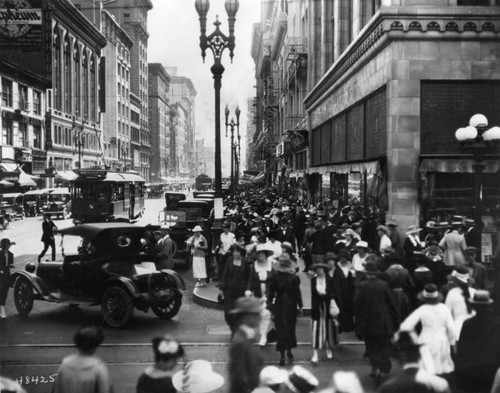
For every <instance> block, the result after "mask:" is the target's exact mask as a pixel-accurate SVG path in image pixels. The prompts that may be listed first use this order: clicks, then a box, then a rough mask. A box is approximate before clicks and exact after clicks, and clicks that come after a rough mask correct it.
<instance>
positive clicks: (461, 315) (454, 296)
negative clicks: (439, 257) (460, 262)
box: [444, 266, 475, 339]
mask: <svg viewBox="0 0 500 393" xmlns="http://www.w3.org/2000/svg"><path fill="white" fill-rule="evenodd" d="M450 279H451V281H452V282H453V284H454V285H455V286H454V287H453V288H451V289H450V290H449V291H448V294H447V295H446V300H445V302H444V304H446V306H447V307H448V308H449V309H450V311H451V316H452V317H453V322H454V323H455V334H456V336H457V339H458V338H460V332H461V331H462V326H463V325H464V322H465V321H466V320H467V319H469V318H472V317H473V316H474V310H473V309H472V307H471V305H470V303H469V300H471V299H472V298H473V297H474V292H475V290H474V288H471V287H470V285H471V279H470V275H469V271H468V269H467V268H466V267H464V266H459V267H457V268H456V270H454V271H453V273H451V277H450Z"/></svg>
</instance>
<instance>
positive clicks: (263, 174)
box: [252, 172, 266, 183]
mask: <svg viewBox="0 0 500 393" xmlns="http://www.w3.org/2000/svg"><path fill="white" fill-rule="evenodd" d="M265 179H266V172H260V173H259V174H258V175H257V176H255V177H254V178H253V180H252V183H264V181H265Z"/></svg>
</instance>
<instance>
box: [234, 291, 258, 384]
mask: <svg viewBox="0 0 500 393" xmlns="http://www.w3.org/2000/svg"><path fill="white" fill-rule="evenodd" d="M261 307H262V306H261V304H260V302H259V301H258V300H257V299H255V298H250V297H242V298H239V299H238V300H236V303H235V307H234V309H233V310H232V311H231V313H232V314H233V316H234V321H235V326H236V330H235V332H234V335H233V341H232V342H231V346H230V347H229V370H228V373H229V391H230V392H231V393H250V392H251V391H252V390H254V389H255V388H256V387H258V386H259V376H260V372H261V371H262V367H263V359H262V356H261V354H260V352H259V351H258V350H257V348H256V347H255V346H254V345H253V344H252V343H253V342H254V341H255V340H256V338H257V333H258V330H259V326H260V322H261Z"/></svg>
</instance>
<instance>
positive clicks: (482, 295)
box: [469, 289, 493, 306]
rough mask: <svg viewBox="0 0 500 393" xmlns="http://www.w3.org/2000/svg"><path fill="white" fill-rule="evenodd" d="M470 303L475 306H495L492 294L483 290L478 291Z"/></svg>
mask: <svg viewBox="0 0 500 393" xmlns="http://www.w3.org/2000/svg"><path fill="white" fill-rule="evenodd" d="M469 303H470V304H472V305H473V306H489V305H490V304H493V300H492V299H491V297H490V293H489V292H488V291H485V290H483V289H478V290H477V291H476V292H475V293H474V296H473V297H472V299H469Z"/></svg>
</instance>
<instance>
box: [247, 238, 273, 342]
mask: <svg viewBox="0 0 500 393" xmlns="http://www.w3.org/2000/svg"><path fill="white" fill-rule="evenodd" d="M272 256H273V250H271V249H270V248H269V247H267V246H266V245H265V244H259V245H257V248H256V259H255V261H254V263H253V269H254V274H253V280H254V283H253V288H252V289H253V295H254V296H255V297H256V298H258V299H259V300H260V302H261V304H262V311H261V314H260V316H261V322H260V327H259V333H260V340H259V346H260V347H265V346H266V344H267V334H268V333H269V331H270V329H271V319H272V318H271V317H272V316H271V312H270V311H269V310H268V309H267V307H266V302H267V293H268V290H269V288H268V285H269V280H270V278H271V275H272V271H273V264H272V262H271V260H272Z"/></svg>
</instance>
